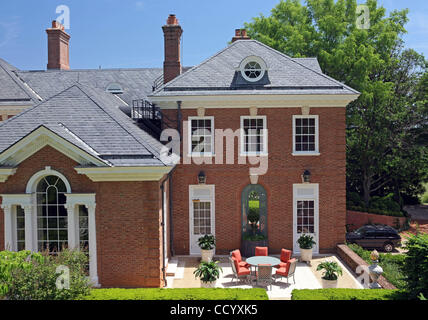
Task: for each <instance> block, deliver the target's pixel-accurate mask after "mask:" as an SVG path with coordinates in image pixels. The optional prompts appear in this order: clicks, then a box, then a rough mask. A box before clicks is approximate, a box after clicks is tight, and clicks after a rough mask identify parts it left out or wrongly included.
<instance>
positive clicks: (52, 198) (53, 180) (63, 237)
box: [36, 175, 68, 253]
mask: <svg viewBox="0 0 428 320" xmlns="http://www.w3.org/2000/svg"><path fill="white" fill-rule="evenodd" d="M65 193H67V187H66V185H65V183H64V181H63V180H61V178H59V177H57V176H53V175H50V176H46V177H44V178H42V179H41V180H40V182H39V183H38V184H37V189H36V195H37V239H38V250H39V251H44V250H48V251H49V252H50V253H55V252H58V251H60V250H61V249H62V248H63V247H66V246H67V245H68V223H67V209H66V207H65V204H66V196H65Z"/></svg>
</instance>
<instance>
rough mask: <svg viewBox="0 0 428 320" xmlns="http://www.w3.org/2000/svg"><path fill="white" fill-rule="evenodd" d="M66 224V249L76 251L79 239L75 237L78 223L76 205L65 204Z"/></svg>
mask: <svg viewBox="0 0 428 320" xmlns="http://www.w3.org/2000/svg"><path fill="white" fill-rule="evenodd" d="M66 209H67V224H68V248H70V249H78V248H79V246H78V242H79V239H77V237H76V229H77V226H78V223H77V221H76V205H75V204H67V205H66Z"/></svg>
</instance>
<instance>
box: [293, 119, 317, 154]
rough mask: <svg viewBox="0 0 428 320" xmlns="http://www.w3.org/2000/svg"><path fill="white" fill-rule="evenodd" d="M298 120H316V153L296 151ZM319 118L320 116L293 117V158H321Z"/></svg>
mask: <svg viewBox="0 0 428 320" xmlns="http://www.w3.org/2000/svg"><path fill="white" fill-rule="evenodd" d="M296 119H315V151H296ZM318 119H319V116H318V115H293V120H292V122H293V137H292V139H293V152H292V153H291V154H292V155H293V156H319V155H321V153H320V152H319V121H318Z"/></svg>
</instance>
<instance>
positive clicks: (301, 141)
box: [293, 116, 318, 153]
mask: <svg viewBox="0 0 428 320" xmlns="http://www.w3.org/2000/svg"><path fill="white" fill-rule="evenodd" d="M293 118H294V120H293V121H294V124H293V126H294V130H293V131H294V137H293V139H294V150H293V151H294V152H302V153H304V152H307V153H311V152H312V153H317V152H318V137H317V135H318V128H317V125H318V118H317V117H316V116H307V117H305V116H294V117H293Z"/></svg>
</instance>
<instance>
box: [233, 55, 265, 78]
mask: <svg viewBox="0 0 428 320" xmlns="http://www.w3.org/2000/svg"><path fill="white" fill-rule="evenodd" d="M239 69H240V70H241V75H242V77H243V78H244V79H245V80H247V81H249V82H256V81H259V80H260V79H261V78H263V76H264V75H265V71H266V62H264V60H263V59H262V58H260V57H256V56H249V57H247V58H245V59H244V60H242V61H241V64H240V66H239Z"/></svg>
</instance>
